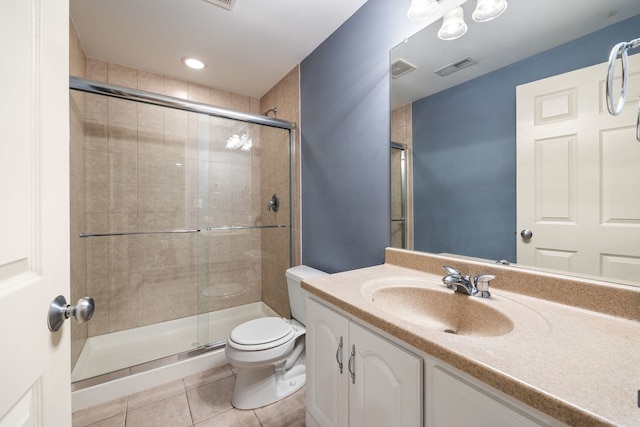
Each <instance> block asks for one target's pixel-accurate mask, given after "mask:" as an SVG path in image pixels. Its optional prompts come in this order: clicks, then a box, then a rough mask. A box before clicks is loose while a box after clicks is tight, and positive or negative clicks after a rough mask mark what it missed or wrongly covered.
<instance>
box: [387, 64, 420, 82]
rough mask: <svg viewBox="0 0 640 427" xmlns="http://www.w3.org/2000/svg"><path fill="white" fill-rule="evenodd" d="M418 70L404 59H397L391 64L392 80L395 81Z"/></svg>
mask: <svg viewBox="0 0 640 427" xmlns="http://www.w3.org/2000/svg"><path fill="white" fill-rule="evenodd" d="M416 68H417V67H416V66H415V65H413V64H410V63H408V62H407V61H405V60H404V59H396V60H395V61H394V62H393V63H392V64H391V78H392V79H394V80H395V79H397V78H399V77H402V76H404V75H405V74H407V73H410V72H412V71H413V70H415V69H416Z"/></svg>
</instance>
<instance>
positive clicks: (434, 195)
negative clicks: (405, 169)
mask: <svg viewBox="0 0 640 427" xmlns="http://www.w3.org/2000/svg"><path fill="white" fill-rule="evenodd" d="M639 31H640V15H639V16H636V17H634V18H631V19H628V20H626V21H623V22H621V23H619V24H616V25H613V26H611V27H608V28H605V29H603V30H600V31H597V32H595V33H592V34H590V35H587V36H585V37H582V38H580V39H577V40H575V41H573V42H570V43H567V44H565V45H562V46H559V47H557V48H554V49H552V50H549V51H546V52H543V53H541V54H538V55H536V56H532V57H530V58H527V59H525V60H522V61H520V62H517V63H515V64H512V65H510V66H507V67H504V68H502V69H500V70H497V71H494V72H492V73H489V74H486V75H484V76H482V77H479V78H477V79H474V80H472V81H469V82H467V83H464V84H462V85H460V86H456V87H454V88H451V89H448V90H446V91H443V92H440V93H438V94H435V95H432V96H429V97H426V98H423V99H421V100H419V101H416V102H414V104H413V148H414V215H415V218H416V223H415V249H416V250H420V251H427V252H451V253H457V254H463V255H469V256H477V257H482V258H488V259H496V260H497V259H508V260H509V261H515V258H516V232H517V230H516V169H515V161H516V126H515V123H516V117H515V115H516V86H518V85H521V84H524V83H528V82H532V81H535V80H539V79H543V78H546V77H550V76H553V75H556V74H561V73H565V72H568V71H573V70H576V69H579V68H584V67H587V66H591V65H594V64H598V63H601V62H605V61H607V59H608V56H609V51H610V50H611V48H612V47H613V45H614V44H616V43H618V42H620V41H627V40H631V39H634V38H637V37H638V35H639ZM603 78H604V76H603ZM531 196H533V195H531Z"/></svg>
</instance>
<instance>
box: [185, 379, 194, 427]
mask: <svg viewBox="0 0 640 427" xmlns="http://www.w3.org/2000/svg"><path fill="white" fill-rule="evenodd" d="M182 386H183V387H184V397H185V399H187V408H189V417H191V425H192V426H195V425H196V422H195V420H194V419H193V411H192V410H191V402H190V401H189V395H188V394H187V383H185V382H184V378H183V379H182Z"/></svg>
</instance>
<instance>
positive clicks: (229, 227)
mask: <svg viewBox="0 0 640 427" xmlns="http://www.w3.org/2000/svg"><path fill="white" fill-rule="evenodd" d="M262 228H287V225H286V224H276V225H223V226H221V227H207V228H205V229H204V231H227V230H252V229H262ZM200 231H202V230H200V229H186V230H160V231H122V232H118V231H116V232H113V233H81V234H80V237H82V238H90V237H112V236H132V235H138V234H170V233H178V234H185V233H199V232H200Z"/></svg>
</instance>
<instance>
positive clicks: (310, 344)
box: [306, 299, 349, 427]
mask: <svg viewBox="0 0 640 427" xmlns="http://www.w3.org/2000/svg"><path fill="white" fill-rule="evenodd" d="M306 327H307V337H306V344H307V415H308V416H311V417H312V418H313V420H310V421H309V422H308V423H307V424H309V425H321V426H323V427H330V426H336V427H337V426H341V427H343V426H346V425H347V421H348V411H349V408H348V404H349V402H348V398H349V396H348V394H347V391H348V383H347V379H348V376H349V374H348V370H347V360H348V357H349V356H348V355H349V353H348V349H347V346H348V335H347V334H348V332H349V321H348V319H347V318H345V317H344V316H342V315H340V314H338V313H336V312H335V311H333V310H331V309H329V308H327V307H325V306H323V305H321V304H319V303H317V302H316V301H314V300H312V299H307V325H306ZM341 340H342V347H341V348H340V342H341ZM339 362H342V364H343V368H342V372H341V370H340V367H339Z"/></svg>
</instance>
